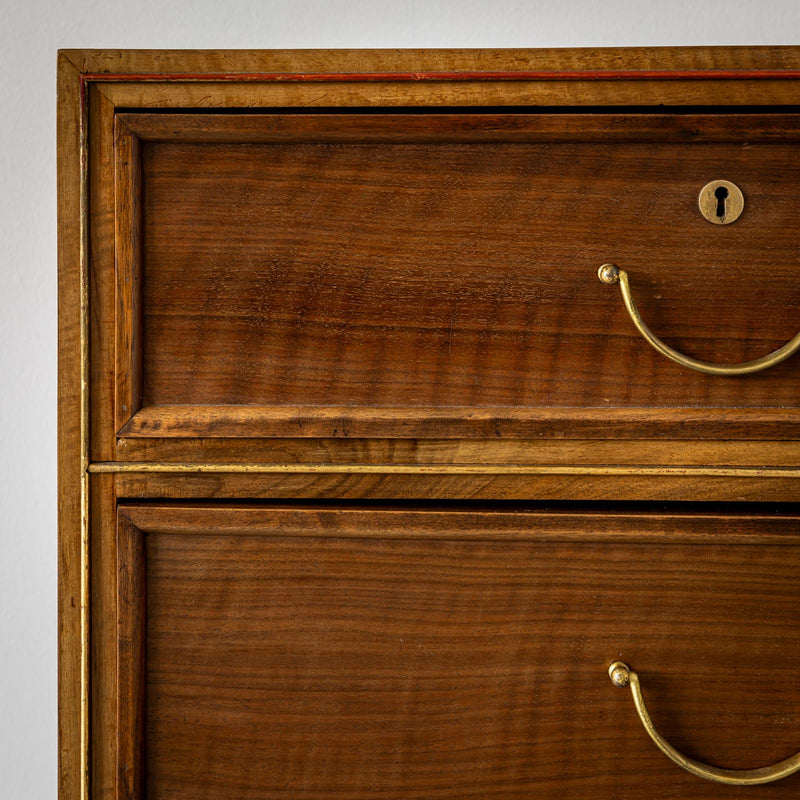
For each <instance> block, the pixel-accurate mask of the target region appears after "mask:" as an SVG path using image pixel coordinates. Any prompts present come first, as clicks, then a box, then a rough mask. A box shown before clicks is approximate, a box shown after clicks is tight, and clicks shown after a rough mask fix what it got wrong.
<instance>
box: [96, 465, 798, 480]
mask: <svg viewBox="0 0 800 800" xmlns="http://www.w3.org/2000/svg"><path fill="white" fill-rule="evenodd" d="M89 472H94V473H123V472H127V473H147V472H150V473H162V474H163V473H172V474H191V473H201V472H219V473H245V474H255V475H257V474H275V473H308V474H324V473H342V474H348V473H352V474H378V475H388V474H395V475H397V474H399V475H608V476H625V475H640V476H648V475H662V476H663V475H666V476H670V475H672V476H677V477H691V476H704V477H731V478H800V468H796V467H680V466H671V467H658V466H649V465H648V466H644V465H632V466H629V465H626V466H611V465H602V464H601V465H590V466H585V465H581V464H563V465H560V464H559V465H532V464H489V465H482V464H434V465H431V464H297V463H292V464H253V463H237V462H234V463H228V464H225V463H206V462H185V463H182V462H172V461H160V462H159V461H152V462H143V461H97V462H94V463H91V464H89Z"/></svg>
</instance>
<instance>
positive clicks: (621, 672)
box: [608, 661, 800, 786]
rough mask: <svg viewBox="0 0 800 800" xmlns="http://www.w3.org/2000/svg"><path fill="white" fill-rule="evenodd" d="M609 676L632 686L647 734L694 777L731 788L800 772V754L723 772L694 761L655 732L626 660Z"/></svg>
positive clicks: (617, 683)
mask: <svg viewBox="0 0 800 800" xmlns="http://www.w3.org/2000/svg"><path fill="white" fill-rule="evenodd" d="M608 675H609V677H610V678H611V681H612V683H613V684H614V685H615V686H618V687H620V688H625V687H626V686H630V687H631V694H632V695H633V704H634V706H636V713H637V714H638V715H639V719H640V720H641V721H642V725H644V729H645V730H646V731H647V735H648V736H649V737H650V738H651V739H652V740H653V742H654V743H655V745H656V747H658V749H659V750H660V751H661V752H662V753H664V755H665V756H667V757H668V758H670V759H672V761H674V762H675V763H676V764H678V765H679V766H681V767H683V769H685V770H686V771H687V772H691V773H692V775H697V776H698V777H700V778H705V779H706V780H708V781H714V782H715V783H726V784H728V785H730V786H755V785H756V784H760V783H772V782H773V781H778V780H780V779H781V778H786V777H788V776H789V775H792V774H794V773H795V772H797V771H798V770H800V753H797V754H795V755H793V756H791V757H790V758H787V759H785V760H783V761H779V762H778V763H777V764H772V765H771V766H769V767H758V768H756V769H722V768H720V767H712V766H711V765H709V764H703V763H702V762H701V761H695V760H694V759H693V758H689V757H688V756H685V755H683V753H681V752H679V751H678V750H676V749H675V748H674V747H673V746H672V745H671V744H670V743H669V742H668V741H667V740H666V739H664V737H663V736H662V735H661V734H660V733H659V732H658V731H657V730H656V729H655V726H654V725H653V721H652V720H651V719H650V714H649V713H648V712H647V707H646V706H645V704H644V698H643V697H642V689H641V686H640V684H639V676H638V675H637V674H636V673H635V672H634V671H633V670H632V669H631V668H630V667H629V666H628V665H627V664H625V663H623V662H622V661H614V662H613V663H612V664H611V665H610V666H609V668H608Z"/></svg>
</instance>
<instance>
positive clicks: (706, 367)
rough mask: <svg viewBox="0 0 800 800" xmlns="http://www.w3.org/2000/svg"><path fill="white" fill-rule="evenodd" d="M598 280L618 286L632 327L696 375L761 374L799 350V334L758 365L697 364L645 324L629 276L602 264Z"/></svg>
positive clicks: (669, 357)
mask: <svg viewBox="0 0 800 800" xmlns="http://www.w3.org/2000/svg"><path fill="white" fill-rule="evenodd" d="M597 276H598V277H599V278H600V280H601V281H602V282H603V283H605V284H608V285H613V284H615V283H618V284H619V288H620V291H621V292H622V302H623V303H625V308H626V309H627V310H628V314H629V315H630V318H631V319H632V320H633V324H634V325H635V326H636V329H637V330H638V331H639V333H641V334H642V336H643V337H644V338H645V339H646V340H647V342H649V343H650V344H651V345H652V346H653V347H654V348H655V349H656V350H658V352H659V353H661V355H663V356H666V357H667V358H668V359H670V360H671V361H674V362H675V363H676V364H680V365H681V366H683V367H688V368H689V369H693V370H696V371H697V372H705V373H706V374H708V375H728V376H731V375H749V374H750V373H752V372H760V371H761V370H762V369H767V368H768V367H774V366H775V365H776V364H780V363H781V361H785V360H786V359H787V358H789V356H791V355H794V354H795V353H796V352H797V351H798V350H800V333H798V334H797V335H796V336H795V337H794V338H793V339H791V340H790V341H788V342H787V343H786V344H785V345H783V347H779V348H778V349H777V350H775V351H773V352H772V353H769V354H768V355H765V356H762V357H761V358H757V359H756V360H755V361H745V362H744V363H743V364H711V363H709V362H708V361H698V360H697V359H696V358H690V357H689V356H685V355H684V354H683V353H679V352H678V351H677V350H673V348H671V347H670V346H669V345H667V344H665V343H664V342H662V341H661V339H659V338H658V337H657V336H656V335H655V334H654V333H653V332H652V331H651V330H650V328H648V327H647V325H646V324H645V321H644V320H643V319H642V315H641V314H640V313H639V310H638V309H637V308H636V303H634V301H633V297H632V296H631V287H630V284H629V283H628V273H627V272H625V270H622V269H620V268H619V267H618V266H617V265H616V264H603V265H602V266H601V267H600V269H598V270H597Z"/></svg>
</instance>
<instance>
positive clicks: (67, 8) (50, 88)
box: [0, 0, 800, 800]
mask: <svg viewBox="0 0 800 800" xmlns="http://www.w3.org/2000/svg"><path fill="white" fill-rule="evenodd" d="M0 10H1V11H2V13H0V41H1V42H2V49H1V50H0V58H1V59H2V78H1V80H2V90H3V96H2V100H3V103H2V118H0V159H2V162H1V165H2V169H0V221H1V222H2V238H1V239H0V410H1V412H2V413H0V486H2V491H1V492H0V512H2V513H0V799H5V798H8V799H9V800H35V799H36V798H54V797H55V796H56V791H57V787H56V572H57V564H56V453H55V443H56V182H55V122H56V121H55V66H56V50H57V49H58V48H61V47H105V48H122V47H146V48H182V47H185V48H204V47H208V48H211V47H218V48H270V47H274V48H287V47H344V48H347V47H553V46H570V47H586V46H613V45H619V46H625V45H653V46H655V45H702V44H720V45H722V44H797V43H798V42H800V3H799V2H798V0H784V1H783V2H778V1H777V0H761V2H758V1H757V0H748V2H741V1H740V0H662V1H661V2H650V3H648V2H647V0H605V1H604V2H598V1H597V0H594V1H592V0H579V2H568V0H562V1H561V2H553V0H548V2H543V1H542V0H528V1H527V2H525V1H524V0H517V1H516V2H515V1H513V0H492V2H486V1H485V0H461V2H455V1H454V0H450V2H429V1H426V0H405V2H389V0H373V2H368V0H328V1H327V2H326V0H306V1H305V2H303V1H302V0H300V1H299V2H292V1H291V0H195V1H194V2H187V0H182V2H169V0H128V2H125V3H122V2H119V1H118V0H83V2H81V1H80V0H62V1H61V2H41V0H0Z"/></svg>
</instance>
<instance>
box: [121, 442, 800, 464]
mask: <svg viewBox="0 0 800 800" xmlns="http://www.w3.org/2000/svg"><path fill="white" fill-rule="evenodd" d="M115 460H116V461H117V462H122V463H124V462H129V461H168V462H176V463H185V462H195V463H197V462H203V461H204V462H210V463H214V462H222V463H227V464H231V463H252V462H258V463H262V464H276V463H278V464H287V463H289V464H290V463H303V462H305V463H311V464H348V463H353V464H428V465H437V464H486V465H498V464H540V465H557V464H584V465H602V464H619V465H625V464H627V465H635V464H639V465H649V466H653V465H658V464H660V465H665V466H681V465H686V466H701V465H706V466H723V467H724V466H730V465H732V464H736V465H739V466H743V467H768V466H785V467H792V466H794V467H798V466H800V442H797V441H794V442H793V441H771V442H765V441H758V440H755V441H718V440H710V441H709V440H706V441H691V440H685V439H684V440H671V439H628V440H626V441H625V444H624V446H622V447H621V446H620V445H619V442H618V440H609V439H605V440H603V439H558V440H541V439H500V440H496V441H492V442H491V443H487V442H486V441H483V440H458V439H424V440H413V439H357V438H348V439H286V438H273V439H203V440H196V439H180V438H172V439H127V438H124V437H123V438H120V439H119V440H118V441H117V446H116V450H115Z"/></svg>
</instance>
